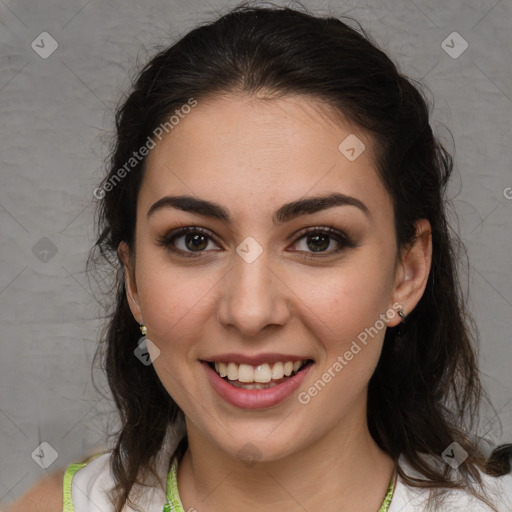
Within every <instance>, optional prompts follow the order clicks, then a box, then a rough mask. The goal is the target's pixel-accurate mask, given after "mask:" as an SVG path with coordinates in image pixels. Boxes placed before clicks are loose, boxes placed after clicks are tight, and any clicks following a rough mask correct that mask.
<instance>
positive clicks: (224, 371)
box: [218, 363, 228, 377]
mask: <svg viewBox="0 0 512 512" xmlns="http://www.w3.org/2000/svg"><path fill="white" fill-rule="evenodd" d="M218 372H219V374H220V376H221V377H225V376H226V375H227V374H228V372H227V369H226V364H225V363H219V369H218Z"/></svg>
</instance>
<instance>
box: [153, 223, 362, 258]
mask: <svg viewBox="0 0 512 512" xmlns="http://www.w3.org/2000/svg"><path fill="white" fill-rule="evenodd" d="M188 233H195V234H197V233H200V234H203V235H205V236H206V237H208V238H209V239H210V240H213V241H214V242H215V237H213V236H212V235H211V233H210V232H209V231H208V230H206V229H203V228H200V227H193V226H187V227H184V228H180V229H177V230H174V231H171V232H170V233H167V234H166V235H164V236H162V237H159V238H158V240H157V242H158V245H161V246H163V247H165V248H166V249H167V250H168V251H170V252H172V253H175V254H178V255H180V256H184V257H186V258H198V257H201V256H202V255H203V253H204V252H205V251H204V250H203V251H197V252H194V251H183V250H182V249H177V248H176V247H174V246H173V241H174V240H175V239H176V238H179V237H180V236H183V235H186V234H188ZM311 234H322V235H327V236H329V237H330V238H331V239H334V240H335V241H336V242H337V243H338V247H337V248H336V249H334V250H333V251H329V252H318V253H315V252H310V253H306V254H308V256H306V255H303V256H302V257H303V258H305V259H317V258H322V257H327V256H331V255H333V254H338V253H340V252H341V251H343V250H344V249H346V248H354V247H356V244H355V243H354V242H353V241H352V240H351V239H350V238H349V237H348V236H347V235H346V234H345V233H343V232H341V231H338V230H337V229H334V228H333V227H332V226H329V227H311V228H306V229H305V230H303V231H301V232H300V233H299V234H298V235H297V237H296V238H295V240H294V242H293V244H296V243H297V242H298V241H299V240H301V239H302V238H306V237H307V236H308V235H311ZM293 252H304V251H293Z"/></svg>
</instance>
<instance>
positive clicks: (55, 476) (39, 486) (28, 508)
mask: <svg viewBox="0 0 512 512" xmlns="http://www.w3.org/2000/svg"><path fill="white" fill-rule="evenodd" d="M63 481H64V470H61V471H56V472H55V473H52V474H50V475H48V476H46V477H44V478H42V479H41V480H39V481H38V482H37V483H36V484H35V485H34V486H33V487H31V488H30V489H29V490H28V491H27V492H26V493H25V494H24V495H23V496H22V497H21V498H20V499H19V500H17V501H16V502H15V503H12V504H10V505H9V506H8V507H7V508H6V509H5V510H4V512H33V511H34V510H38V511H41V512H61V511H62V495H63V493H62V484H63Z"/></svg>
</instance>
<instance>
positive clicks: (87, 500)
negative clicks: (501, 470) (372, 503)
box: [71, 451, 512, 512]
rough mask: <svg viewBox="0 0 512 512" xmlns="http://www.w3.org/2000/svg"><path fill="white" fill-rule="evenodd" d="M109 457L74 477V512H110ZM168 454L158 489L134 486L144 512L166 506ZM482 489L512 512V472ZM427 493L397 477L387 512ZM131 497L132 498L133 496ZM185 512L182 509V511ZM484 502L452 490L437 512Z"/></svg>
mask: <svg viewBox="0 0 512 512" xmlns="http://www.w3.org/2000/svg"><path fill="white" fill-rule="evenodd" d="M109 457H110V453H109V452H107V453H104V454H103V455H100V456H99V457H97V458H95V459H94V460H92V461H91V462H89V463H88V464H87V465H85V466H84V467H83V468H81V469H79V470H78V471H77V472H76V474H75V475H74V477H73V480H72V485H71V497H72V502H73V506H74V510H75V512H98V510H101V511H102V512H113V505H112V504H111V503H110V501H109V500H108V498H107V495H106V492H107V491H109V490H110V489H112V488H113V485H114V480H113V478H112V476H111V474H110V468H109ZM169 457H170V452H169V451H163V452H162V453H161V455H160V456H159V459H158V474H159V476H160V485H158V484H157V483H156V482H155V483H156V487H154V488H148V487H145V488H141V487H140V486H137V487H138V489H139V490H142V492H141V493H140V498H139V499H138V500H137V501H136V503H137V504H138V505H139V506H141V507H142V509H143V510H144V511H145V512H162V510H163V507H164V505H165V502H166V486H167V475H168V461H169ZM399 462H400V465H401V467H402V468H403V469H404V471H405V472H406V473H407V474H408V475H410V476H421V475H420V474H419V473H417V472H416V471H415V470H414V469H413V468H411V467H410V466H409V465H408V464H407V463H406V461H405V459H404V457H403V456H401V457H400V461H399ZM481 475H482V478H483V481H484V485H485V489H486V490H488V493H489V498H490V499H491V500H494V503H495V504H496V508H497V509H498V510H499V512H512V472H511V473H508V474H506V475H504V476H501V477H498V478H495V477H491V476H489V475H486V474H483V473H481ZM428 493H429V490H428V489H419V488H414V487H409V486H407V485H405V484H404V482H403V481H402V479H401V478H400V477H398V480H397V483H396V486H395V489H394V493H393V498H392V500H391V504H390V507H389V510H388V512H419V511H422V512H423V511H425V512H427V509H426V498H427V497H428ZM132 496H134V495H132ZM123 510H125V511H127V512H132V511H133V510H134V509H132V508H131V507H128V506H125V508H124V509H123ZM183 510H184V509H183ZM489 510H490V509H489V507H487V506H486V505H485V504H484V503H483V502H481V501H480V500H477V499H476V498H474V497H473V496H471V495H470V494H469V493H467V492H465V491H462V490H451V491H449V493H448V495H447V496H446V498H445V501H444V502H443V508H442V509H438V510H437V511H436V512H439V511H441V512H489Z"/></svg>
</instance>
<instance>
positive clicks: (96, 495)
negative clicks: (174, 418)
mask: <svg viewBox="0 0 512 512" xmlns="http://www.w3.org/2000/svg"><path fill="white" fill-rule="evenodd" d="M111 457H112V452H104V453H100V454H96V455H95V456H94V458H93V459H92V460H89V461H88V462H87V463H86V464H72V465H70V466H68V468H67V470H66V474H65V475H64V486H63V487H64V493H63V503H64V508H63V512H68V511H69V512H97V511H98V510H101V511H102V512H112V511H113V510H114V508H115V507H114V503H113V501H112V499H111V494H112V491H113V489H114V487H115V485H116V482H115V480H114V476H113V474H112V472H111ZM168 463H169V461H168V460H167V463H166V462H165V458H164V459H163V463H162V465H161V466H160V467H159V468H158V473H159V479H158V481H155V480H154V479H153V478H151V477H146V478H145V479H144V485H140V484H138V483H136V484H134V485H133V487H132V490H131V491H130V499H131V501H132V502H133V503H135V504H136V505H137V506H140V507H141V508H142V510H144V511H145V512H161V511H162V508H163V507H164V505H165V501H166V488H165V484H166V483H167V470H168V465H169V464H168ZM61 507H62V504H61ZM61 510H62V509H61ZM130 510H131V508H130Z"/></svg>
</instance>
